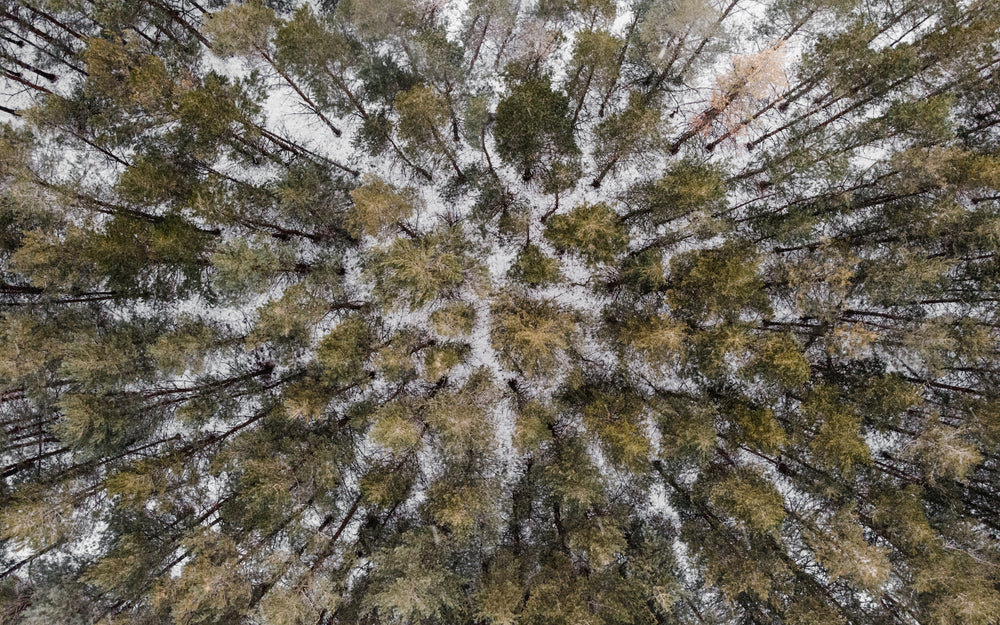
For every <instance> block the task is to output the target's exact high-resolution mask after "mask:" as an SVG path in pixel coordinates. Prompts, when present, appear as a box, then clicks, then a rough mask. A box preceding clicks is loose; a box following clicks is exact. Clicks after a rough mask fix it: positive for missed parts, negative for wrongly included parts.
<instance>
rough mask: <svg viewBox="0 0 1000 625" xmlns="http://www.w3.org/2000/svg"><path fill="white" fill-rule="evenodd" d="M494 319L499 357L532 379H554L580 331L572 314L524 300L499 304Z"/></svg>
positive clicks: (493, 334) (548, 304)
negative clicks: (561, 356)
mask: <svg viewBox="0 0 1000 625" xmlns="http://www.w3.org/2000/svg"><path fill="white" fill-rule="evenodd" d="M491 316H492V326H491V328H490V338H491V340H492V342H493V346H494V348H495V349H496V350H497V352H498V355H499V357H500V358H501V360H502V361H503V362H504V363H505V364H507V365H509V366H512V367H514V368H515V369H517V370H519V371H521V372H523V373H524V375H526V376H528V377H533V376H537V375H551V374H552V371H551V370H552V369H553V368H554V367H556V366H557V365H558V364H559V360H560V354H562V353H564V352H565V350H567V349H568V348H570V347H571V341H572V337H573V334H574V331H575V330H576V315H574V314H573V313H572V312H570V311H568V310H566V309H564V308H562V307H560V306H558V305H556V304H554V303H552V302H549V301H544V300H534V299H529V298H527V297H524V296H517V297H509V298H504V299H500V300H498V301H497V303H496V304H495V305H494V307H493V309H492V310H491Z"/></svg>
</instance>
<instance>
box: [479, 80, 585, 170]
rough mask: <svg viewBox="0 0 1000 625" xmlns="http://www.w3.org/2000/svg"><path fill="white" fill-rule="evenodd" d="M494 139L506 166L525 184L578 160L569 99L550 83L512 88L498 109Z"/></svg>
mask: <svg viewBox="0 0 1000 625" xmlns="http://www.w3.org/2000/svg"><path fill="white" fill-rule="evenodd" d="M493 137H494V138H495V139H496V142H497V152H498V153H499V154H500V158H502V159H503V160H504V161H505V162H507V163H508V164H510V165H511V166H512V167H515V168H517V169H518V171H520V172H521V175H522V177H523V178H524V179H525V180H530V179H531V178H533V177H534V176H535V175H537V174H540V173H543V172H545V171H550V170H551V169H552V167H553V166H555V165H556V164H557V163H559V162H561V161H565V162H572V161H573V160H574V159H576V158H578V154H579V151H580V150H579V148H578V147H577V145H576V140H575V138H574V135H573V125H572V119H571V117H570V114H569V99H568V98H567V97H566V96H564V95H562V94H560V93H559V92H556V91H553V89H552V86H551V84H550V83H549V81H548V80H544V79H530V80H527V81H525V82H523V83H519V84H515V85H513V86H512V87H511V89H510V93H509V94H508V95H507V97H505V98H504V99H503V100H501V101H500V104H498V105H497V113H496V127H495V128H494V130H493Z"/></svg>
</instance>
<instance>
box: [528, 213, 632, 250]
mask: <svg viewBox="0 0 1000 625" xmlns="http://www.w3.org/2000/svg"><path fill="white" fill-rule="evenodd" d="M545 238H546V239H548V240H549V241H551V242H552V244H553V245H555V246H556V247H558V248H561V249H568V250H572V251H574V252H576V253H577V254H579V255H580V256H581V257H583V259H584V260H585V261H587V263H588V264H590V265H598V264H601V263H609V262H611V261H613V260H614V258H615V256H616V255H617V254H619V253H621V252H622V251H623V250H624V249H625V246H626V242H627V241H628V237H627V236H626V235H625V228H624V226H623V225H622V223H621V220H620V219H619V218H618V215H617V214H616V213H615V211H614V210H613V209H612V208H611V207H610V206H608V205H607V204H581V205H580V206H577V207H576V208H574V209H573V210H571V211H570V212H569V213H566V214H564V215H554V216H552V217H551V218H550V219H549V221H548V222H547V223H546V225H545Z"/></svg>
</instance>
